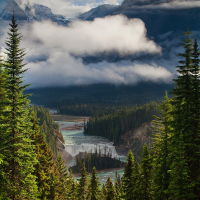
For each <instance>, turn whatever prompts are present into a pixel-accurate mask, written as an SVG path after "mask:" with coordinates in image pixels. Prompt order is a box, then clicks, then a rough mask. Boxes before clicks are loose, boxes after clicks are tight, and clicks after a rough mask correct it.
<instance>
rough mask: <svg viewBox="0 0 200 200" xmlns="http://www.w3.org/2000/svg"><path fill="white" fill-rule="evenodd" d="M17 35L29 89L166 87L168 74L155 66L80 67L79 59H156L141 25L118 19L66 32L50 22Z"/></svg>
mask: <svg viewBox="0 0 200 200" xmlns="http://www.w3.org/2000/svg"><path fill="white" fill-rule="evenodd" d="M6 32H7V30H5V33H4V37H2V41H1V44H2V45H3V43H4V39H5V37H7V36H6ZM20 32H21V33H22V35H23V39H22V42H21V47H24V48H25V49H26V51H27V56H26V60H25V61H27V62H29V64H28V65H27V67H28V68H29V70H28V71H27V72H26V74H25V82H26V83H34V85H33V87H44V86H61V85H76V84H91V83H114V84H135V83H137V82H138V81H140V80H151V81H165V82H168V81H169V80H171V77H172V73H171V72H169V71H168V70H167V69H165V68H164V67H162V66H160V65H156V64H146V63H142V62H131V61H126V62H125V61H121V62H118V63H114V64H113V63H108V62H106V61H104V62H101V63H96V64H89V65H86V64H84V63H83V61H82V59H81V56H82V55H95V54H97V53H101V52H111V51H116V52H118V53H119V54H121V55H125V54H136V53H137V54H138V53H146V54H160V53H161V48H160V47H159V46H157V45H156V44H155V43H154V41H152V40H149V39H148V38H147V36H146V29H145V24H144V23H143V21H141V20H140V19H127V18H126V17H125V16H122V15H118V16H112V17H106V18H104V19H95V20H94V21H93V22H86V21H85V22H84V21H75V22H72V23H71V24H70V26H69V27H63V26H59V25H57V24H56V23H52V22H49V21H46V22H34V23H32V24H29V25H28V24H25V25H24V26H22V28H20ZM73 55H76V57H74V56H73Z"/></svg>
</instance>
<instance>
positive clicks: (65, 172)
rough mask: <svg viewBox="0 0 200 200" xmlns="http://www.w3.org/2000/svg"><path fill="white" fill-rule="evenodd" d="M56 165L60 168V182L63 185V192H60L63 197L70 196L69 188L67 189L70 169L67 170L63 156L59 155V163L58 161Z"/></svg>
mask: <svg viewBox="0 0 200 200" xmlns="http://www.w3.org/2000/svg"><path fill="white" fill-rule="evenodd" d="M56 165H57V168H58V172H59V174H60V181H61V184H62V190H60V191H59V192H60V195H62V196H63V197H64V196H65V197H66V196H67V194H68V188H67V182H68V178H69V176H68V169H67V166H66V165H65V164H64V161H63V159H62V155H61V154H60V152H59V154H58V157H57V161H56Z"/></svg>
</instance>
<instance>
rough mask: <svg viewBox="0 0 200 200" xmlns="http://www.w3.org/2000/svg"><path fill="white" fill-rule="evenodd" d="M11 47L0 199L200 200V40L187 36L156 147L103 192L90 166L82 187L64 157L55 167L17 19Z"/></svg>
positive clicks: (2, 101)
mask: <svg viewBox="0 0 200 200" xmlns="http://www.w3.org/2000/svg"><path fill="white" fill-rule="evenodd" d="M9 30H10V31H9V33H8V39H7V40H6V46H7V60H6V61H2V62H0V199H2V200H22V199H30V200H33V199H34V200H37V199H41V200H45V199H46V200H58V199H62V200H65V199H66V200H71V199H73V200H79V199H80V200H86V199H90V200H100V199H101V200H119V199H120V200H141V199H145V200H152V199H153V200H157V199H163V200H166V199H170V200H174V199H177V200H181V199H188V200H189V199H199V198H200V153H199V152H200V87H199V86H200V79H199V74H200V66H199V63H200V59H199V55H200V53H199V50H198V44H197V39H196V38H195V39H194V42H193V41H192V40H191V39H190V38H191V33H190V32H189V31H188V32H186V33H185V40H184V42H183V43H182V44H181V45H182V47H183V48H184V52H183V53H181V54H179V56H180V58H181V60H180V61H179V66H177V71H178V76H177V77H176V79H174V82H175V88H174V89H173V90H172V92H171V93H172V98H169V97H168V95H167V94H166V95H165V98H164V101H163V102H162V104H161V105H159V106H158V110H159V114H160V117H157V118H156V119H155V121H154V124H155V132H156V135H155V142H154V145H153V147H152V149H149V148H148V146H147V145H145V146H144V148H143V151H142V156H141V159H140V161H139V162H137V161H135V159H134V156H133V154H132V152H131V151H129V153H128V155H127V161H126V163H125V166H124V174H123V176H122V177H121V178H120V177H118V176H116V180H115V183H114V184H113V183H112V180H111V178H110V177H109V176H108V178H107V181H106V183H105V185H103V186H102V188H101V187H100V183H99V180H98V177H97V171H96V169H95V167H93V169H92V173H91V174H88V173H87V171H86V168H85V164H84V163H83V165H82V169H81V175H80V178H79V180H78V182H76V181H75V180H74V178H73V174H72V172H70V173H68V172H67V168H66V166H65V165H64V162H63V160H62V157H61V155H60V154H59V155H58V158H57V160H56V161H53V157H54V156H53V152H52V150H51V149H50V147H49V145H48V143H47V141H46V135H45V134H44V133H41V130H40V127H39V122H38V120H37V118H36V114H35V113H34V112H32V113H31V115H29V109H27V107H28V104H29V101H28V100H27V95H24V94H23V90H24V89H25V88H26V87H27V86H28V85H24V83H23V81H22V77H23V74H24V72H25V71H26V69H24V64H23V57H24V54H25V51H24V49H20V48H19V45H20V41H21V36H20V34H19V33H18V29H17V23H16V20H15V16H14V14H13V16H12V23H11V24H10V29H9Z"/></svg>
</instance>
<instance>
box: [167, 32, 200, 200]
mask: <svg viewBox="0 0 200 200" xmlns="http://www.w3.org/2000/svg"><path fill="white" fill-rule="evenodd" d="M190 35H191V33H190V32H189V31H187V32H186V33H185V40H184V43H182V44H181V45H182V46H183V48H184V52H183V53H181V54H179V56H180V57H181V58H182V60H180V61H179V64H180V65H179V66H177V68H178V69H177V72H179V74H180V75H179V76H178V77H177V79H174V81H175V89H173V90H172V94H173V101H172V105H173V111H172V115H173V121H172V128H173V137H172V138H171V158H172V164H171V176H170V180H171V182H170V186H169V188H170V193H171V198H172V199H174V198H176V199H187V198H189V199H193V198H197V196H196V195H195V194H194V193H193V192H192V188H194V182H193V181H191V180H192V173H193V172H192V171H191V169H192V166H193V160H195V155H196V153H194V152H195V151H196V144H195V145H194V144H193V141H194V140H196V139H194V138H193V137H194V135H195V134H196V133H195V132H196V131H197V133H198V132H199V130H197V129H196V130H195V128H194V127H193V124H194V122H195V121H196V119H195V115H194V113H199V110H197V109H196V108H195V106H194V99H195V98H196V97H195V98H194V96H195V95H194V93H196V94H197V93H199V91H195V90H194V85H195V84H194V82H195V81H194V76H193V74H194V73H195V70H194V65H193V61H194V60H195V59H196V58H197V57H196V58H195V59H192V54H193V52H194V49H193V43H192V40H191V39H190ZM193 55H194V54H193ZM196 56H197V55H196ZM196 64H197V63H196ZM196 64H195V67H196V68H197V66H196ZM194 91H195V92H194ZM194 131H195V132H194ZM177 184H178V185H177Z"/></svg>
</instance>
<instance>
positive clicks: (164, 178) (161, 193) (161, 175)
mask: <svg viewBox="0 0 200 200" xmlns="http://www.w3.org/2000/svg"><path fill="white" fill-rule="evenodd" d="M158 110H159V114H160V116H161V117H156V119H157V120H155V121H154V125H155V132H156V133H157V134H156V135H155V143H154V146H153V150H154V155H153V157H154V159H153V161H154V162H153V180H154V183H153V186H152V189H153V190H154V195H155V198H156V199H164V200H165V199H168V197H169V194H168V187H169V178H170V173H169V170H170V164H171V160H170V156H169V155H170V139H171V134H172V132H173V130H172V127H171V122H172V115H171V112H172V105H171V99H169V98H168V95H167V92H166V96H165V97H164V101H163V103H162V104H161V105H160V106H158Z"/></svg>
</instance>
